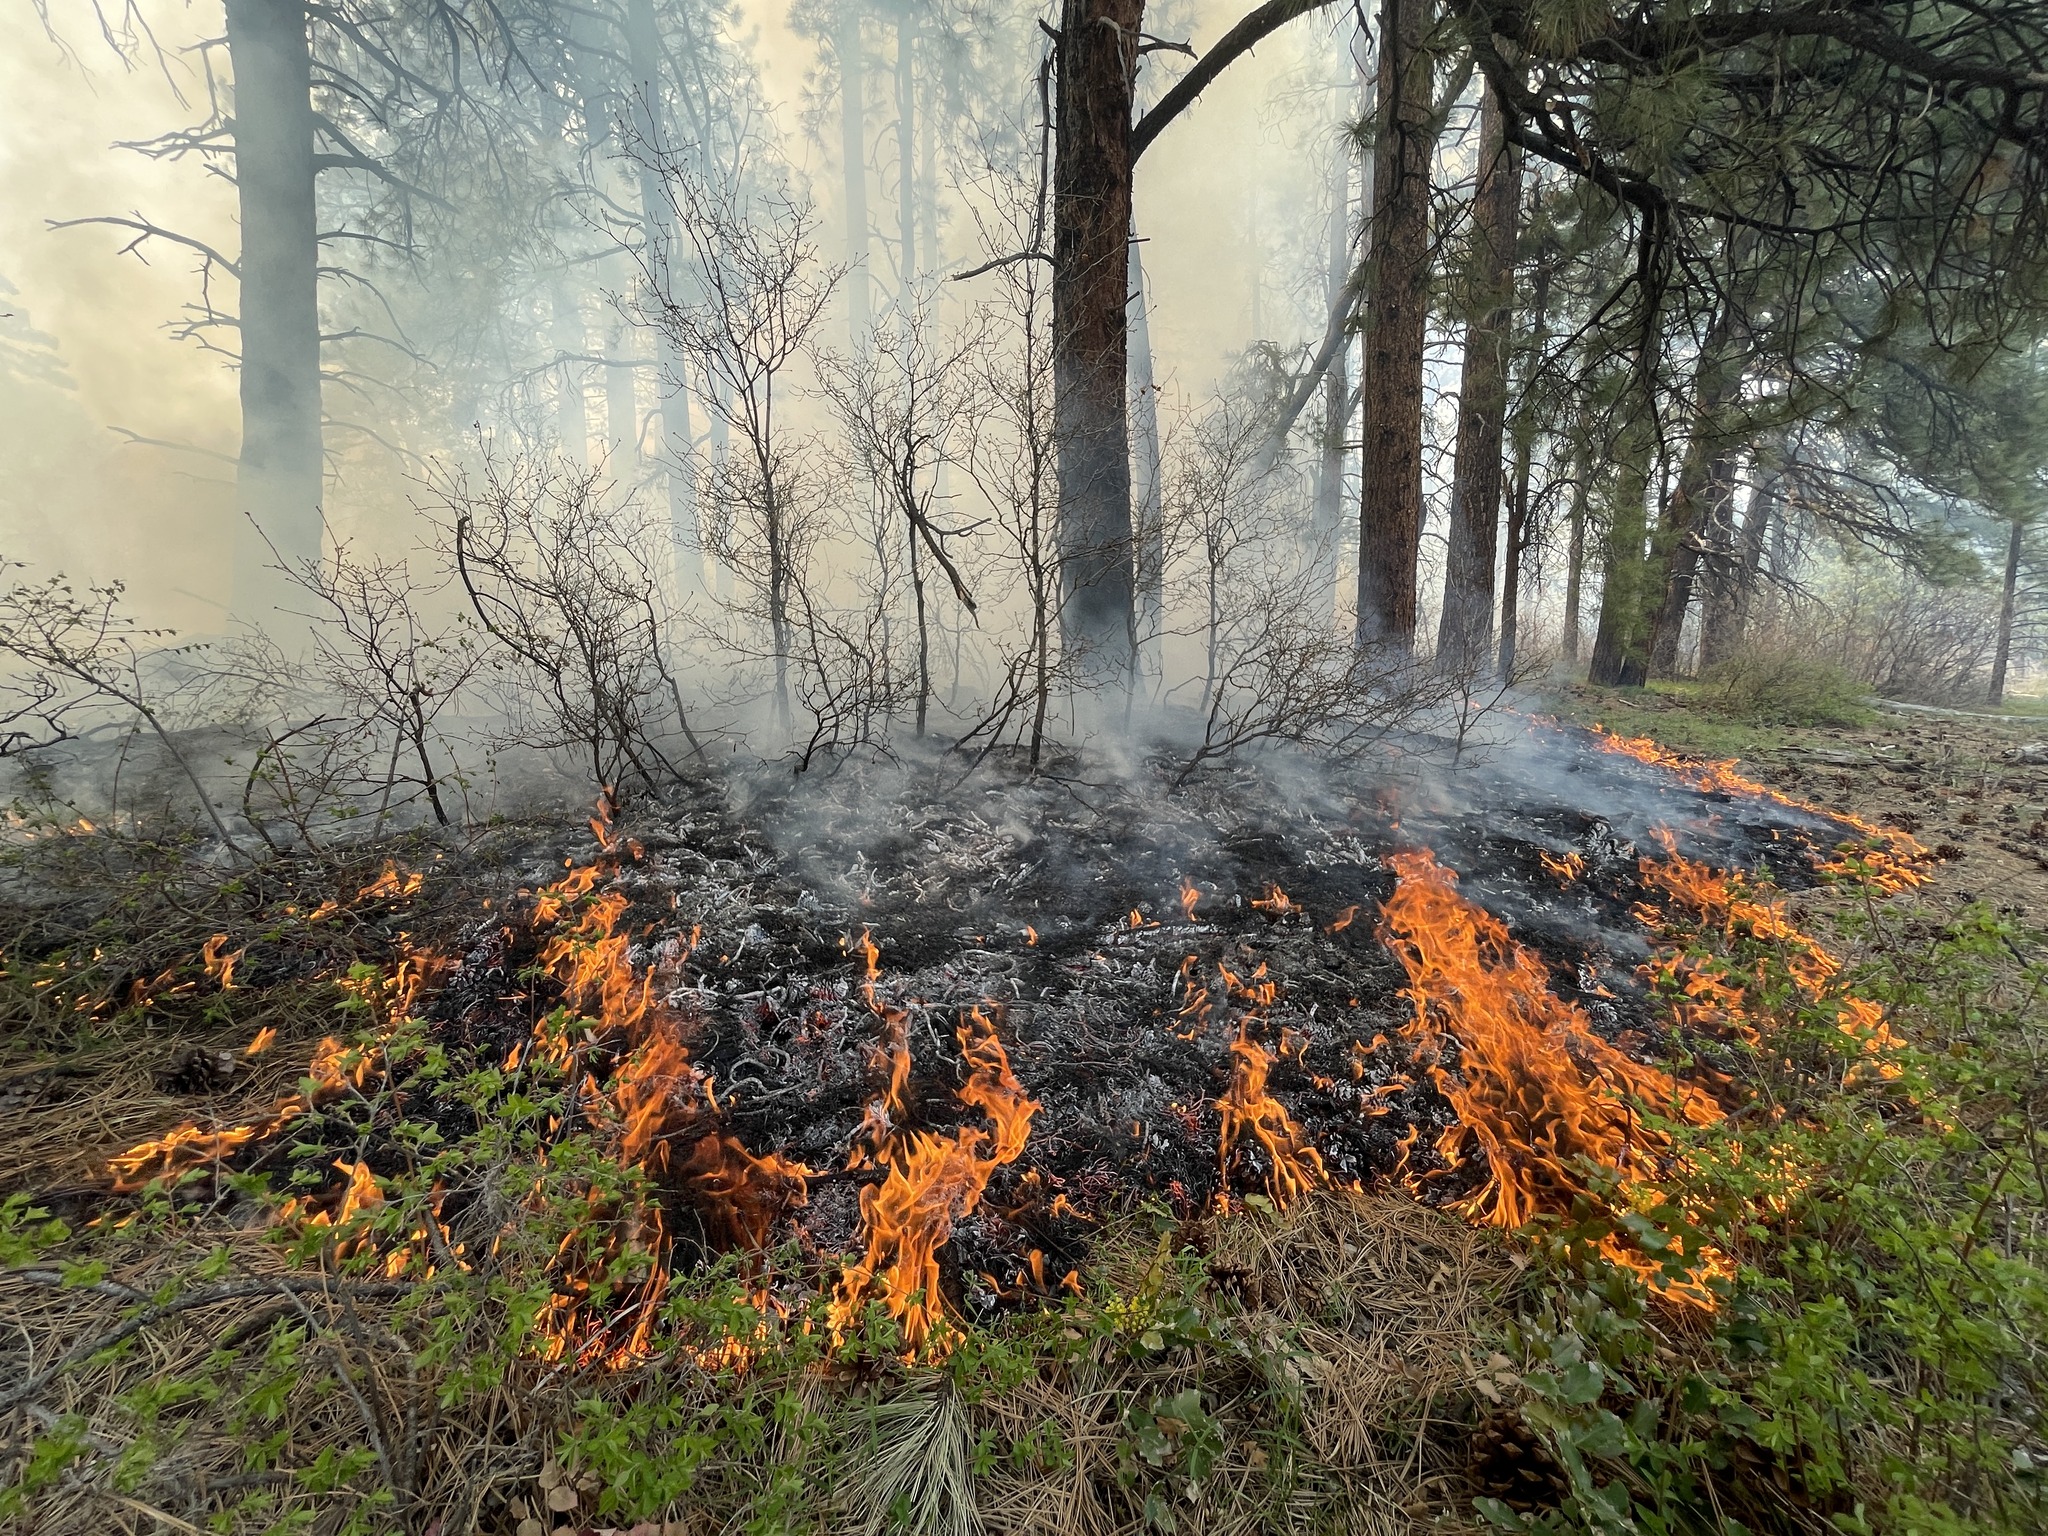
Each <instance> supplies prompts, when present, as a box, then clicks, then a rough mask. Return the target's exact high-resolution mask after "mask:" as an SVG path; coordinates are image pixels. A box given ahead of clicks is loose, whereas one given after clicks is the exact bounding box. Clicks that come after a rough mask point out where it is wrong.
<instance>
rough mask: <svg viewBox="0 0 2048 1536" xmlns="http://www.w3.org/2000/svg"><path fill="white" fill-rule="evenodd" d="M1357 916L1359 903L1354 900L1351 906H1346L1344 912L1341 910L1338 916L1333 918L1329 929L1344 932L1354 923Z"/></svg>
mask: <svg viewBox="0 0 2048 1536" xmlns="http://www.w3.org/2000/svg"><path fill="white" fill-rule="evenodd" d="M1357 918H1358V903H1356V902H1353V903H1352V904H1351V905H1350V906H1348V907H1346V908H1345V909H1344V910H1343V911H1342V912H1339V913H1338V914H1337V915H1336V917H1335V918H1333V919H1332V920H1331V922H1330V928H1329V931H1330V932H1331V933H1342V932H1343V931H1344V930H1345V929H1346V928H1349V927H1350V926H1351V925H1352V923H1353V922H1355V921H1356V920H1357Z"/></svg>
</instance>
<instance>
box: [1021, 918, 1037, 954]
mask: <svg viewBox="0 0 2048 1536" xmlns="http://www.w3.org/2000/svg"><path fill="white" fill-rule="evenodd" d="M1024 942H1025V944H1027V945H1029V946H1031V947H1033V948H1036V947H1037V944H1038V930H1037V929H1036V928H1034V927H1032V926H1031V925H1030V924H1029V923H1026V924H1025V925H1024Z"/></svg>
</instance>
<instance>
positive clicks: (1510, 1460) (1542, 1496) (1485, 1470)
mask: <svg viewBox="0 0 2048 1536" xmlns="http://www.w3.org/2000/svg"><path fill="white" fill-rule="evenodd" d="M1465 1472H1466V1475H1467V1476H1468V1477H1470V1478H1471V1479H1472V1486H1473V1488H1474V1490H1475V1491H1476V1492H1478V1493H1480V1494H1482V1495H1485V1496H1486V1497H1489V1498H1495V1499H1499V1500H1500V1501H1501V1503H1503V1504H1505V1505H1507V1507H1508V1508H1509V1509H1512V1510H1514V1511H1516V1512H1517V1513H1519V1514H1529V1513H1532V1512H1533V1511H1536V1510H1539V1509H1555V1508H1556V1507H1557V1505H1558V1504H1559V1503H1560V1502H1561V1501H1562V1500H1563V1498H1564V1495H1565V1489H1566V1487H1567V1484H1566V1482H1565V1477H1564V1471H1563V1469H1562V1468H1560V1467H1559V1466H1558V1464H1557V1462H1556V1460H1555V1459H1554V1458H1553V1457H1552V1456H1551V1454H1550V1451H1549V1449H1548V1448H1547V1447H1545V1445H1544V1444H1543V1441H1542V1439H1541V1437H1539V1436H1538V1435H1537V1434H1536V1432H1535V1431H1534V1430H1532V1429H1531V1428H1529V1426H1528V1425H1527V1424H1526V1423H1524V1422H1523V1419H1522V1413H1521V1410H1520V1409H1518V1408H1514V1407H1507V1408H1498V1409H1495V1410H1494V1412H1492V1413H1491V1414H1488V1415H1487V1417H1486V1418H1485V1419H1483V1420H1482V1421H1481V1422H1480V1424H1479V1427H1478V1428H1477V1429H1475V1430H1473V1431H1472V1444H1471V1451H1470V1459H1469V1461H1468V1462H1467V1463H1466V1468H1465Z"/></svg>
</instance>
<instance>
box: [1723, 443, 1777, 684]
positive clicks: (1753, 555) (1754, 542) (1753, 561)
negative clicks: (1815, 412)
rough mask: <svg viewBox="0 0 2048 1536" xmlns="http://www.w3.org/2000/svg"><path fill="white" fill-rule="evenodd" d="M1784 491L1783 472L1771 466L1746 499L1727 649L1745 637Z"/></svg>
mask: <svg viewBox="0 0 2048 1536" xmlns="http://www.w3.org/2000/svg"><path fill="white" fill-rule="evenodd" d="M1783 492H1784V471H1783V470H1782V469H1779V468H1777V467H1775V466H1773V468H1772V469H1771V471H1770V473H1769V474H1768V475H1766V476H1765V477H1764V480H1763V483H1762V484H1760V485H1759V486H1758V487H1757V488H1756V490H1755V491H1754V492H1753V493H1752V494H1751V496H1750V498H1749V511H1748V512H1746V513H1745V514H1744V515H1743V519H1742V544H1741V548H1740V551H1739V553H1738V555H1737V558H1736V561H1735V572H1734V575H1735V597H1734V601H1733V603H1732V604H1731V605H1730V606H1731V608H1732V614H1731V619H1732V622H1731V623H1730V626H1729V631H1728V633H1729V640H1728V650H1729V651H1733V650H1734V649H1736V648H1737V647H1738V646H1740V645H1741V644H1742V643H1743V641H1744V640H1746V639H1748V638H1749V610H1750V606H1751V604H1752V603H1753V602H1754V601H1755V598H1756V584H1757V579H1758V578H1759V577H1760V576H1761V575H1762V573H1763V566H1764V535H1765V534H1766V533H1767V532H1769V531H1771V530H1772V529H1773V528H1774V526H1775V525H1777V524H1779V523H1781V522H1782V521H1783V513H1782V512H1781V511H1780V509H1779V506H1778V503H1779V501H1780V499H1781V497H1782V496H1783Z"/></svg>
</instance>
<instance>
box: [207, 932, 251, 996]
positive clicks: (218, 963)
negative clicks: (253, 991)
mask: <svg viewBox="0 0 2048 1536" xmlns="http://www.w3.org/2000/svg"><path fill="white" fill-rule="evenodd" d="M227 947H228V936H227V935H226V934H224V933H216V934H215V935H214V936H213V937H212V938H210V939H208V940H207V941H206V943H205V944H203V945H202V946H200V950H199V962H200V964H202V965H204V966H205V967H206V974H207V976H208V977H209V978H211V979H212V980H213V981H215V982H217V983H219V985H220V989H221V991H223V992H232V991H233V990H234V987H235V962H236V961H237V960H239V959H241V958H242V956H243V955H244V954H245V953H246V951H245V950H240V949H238V950H236V951H235V952H234V953H233V954H231V955H230V954H226V953H223V951H225V950H226V949H227Z"/></svg>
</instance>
